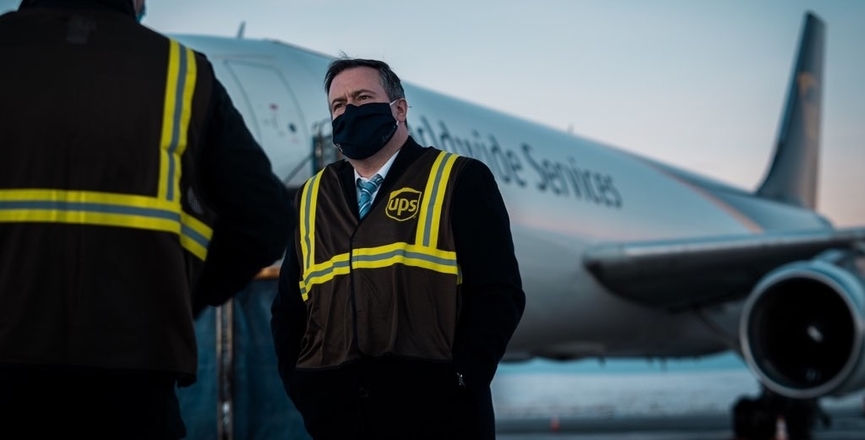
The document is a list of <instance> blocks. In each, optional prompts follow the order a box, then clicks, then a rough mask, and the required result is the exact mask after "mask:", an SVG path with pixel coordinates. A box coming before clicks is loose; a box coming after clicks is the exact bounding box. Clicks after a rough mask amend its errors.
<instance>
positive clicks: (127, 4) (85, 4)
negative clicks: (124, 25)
mask: <svg viewBox="0 0 865 440" xmlns="http://www.w3.org/2000/svg"><path fill="white" fill-rule="evenodd" d="M29 8H64V9H111V10H115V11H118V12H122V13H124V14H126V15H130V16H133V17H134V16H135V8H134V7H133V6H132V0H21V6H19V7H18V9H19V10H23V9H29Z"/></svg>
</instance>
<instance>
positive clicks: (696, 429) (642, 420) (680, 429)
mask: <svg viewBox="0 0 865 440" xmlns="http://www.w3.org/2000/svg"><path fill="white" fill-rule="evenodd" d="M827 412H829V414H830V416H831V417H832V424H831V426H830V427H829V428H823V427H819V428H818V429H816V430H815V431H814V436H813V440H865V412H863V411H862V410H859V409H856V408H849V407H848V408H839V409H835V410H830V411H827ZM731 426H732V425H731V420H730V417H725V416H724V415H723V414H718V413H711V414H704V415H700V414H688V415H681V416H675V417H623V418H597V419H586V418H570V419H568V418H564V419H541V418H535V419H510V420H499V421H498V422H497V429H496V430H497V432H498V434H497V438H498V439H499V440H546V439H559V440H614V439H616V440H733V439H734V436H733V431H732V427H731ZM790 440H793V439H790Z"/></svg>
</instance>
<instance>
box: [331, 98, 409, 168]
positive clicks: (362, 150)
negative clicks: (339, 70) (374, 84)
mask: <svg viewBox="0 0 865 440" xmlns="http://www.w3.org/2000/svg"><path fill="white" fill-rule="evenodd" d="M394 102H396V100H394V101H393V102H391V103H390V104H388V103H386V102H372V103H369V104H364V105H361V106H356V105H352V104H348V105H346V106H345V112H343V114H341V115H339V116H337V117H336V119H334V120H333V122H331V124H332V126H333V143H334V145H336V146H337V147H339V150H340V151H342V154H343V155H345V157H347V158H349V159H355V160H363V159H366V158H368V157H370V156H372V155H373V154H375V153H378V151H379V150H381V149H382V148H384V146H385V144H387V143H388V142H389V141H390V140H391V139H392V138H393V135H394V133H396V127H397V126H398V125H399V121H397V120H396V118H394V117H393V114H392V113H391V111H390V106H392V105H393V103H394Z"/></svg>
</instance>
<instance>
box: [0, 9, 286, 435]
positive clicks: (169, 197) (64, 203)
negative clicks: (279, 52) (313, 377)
mask: <svg viewBox="0 0 865 440" xmlns="http://www.w3.org/2000/svg"><path fill="white" fill-rule="evenodd" d="M141 4H143V2H141V1H140V0H138V3H136V5H141ZM0 58H2V60H3V69H0V83H2V84H3V85H4V86H3V88H2V91H0V384H3V385H8V384H13V383H18V384H21V387H22V389H21V390H20V391H21V393H20V395H18V396H16V395H15V393H7V396H6V398H5V399H4V401H3V409H10V408H16V407H17V408H18V409H19V410H21V411H25V410H26V409H27V408H26V407H27V405H23V406H22V405H16V402H15V401H14V400H15V399H18V400H19V403H20V400H21V399H24V400H26V399H28V397H27V396H28V394H27V393H28V390H27V389H26V386H29V387H32V386H34V385H38V384H41V386H42V387H43V388H45V389H46V390H48V392H50V391H51V387H55V388H56V387H58V386H62V387H66V386H72V384H70V383H67V382H70V381H74V382H79V384H78V385H77V386H79V388H76V389H75V392H88V390H91V389H98V388H100V387H102V388H109V389H110V388H115V389H122V387H121V386H119V385H118V383H123V382H129V380H127V379H129V378H133V380H131V381H132V382H135V383H142V384H144V385H142V386H143V387H145V388H146V387H151V386H157V387H158V386H162V384H168V385H169V386H171V387H172V388H171V394H172V396H173V384H174V381H175V380H180V381H181V382H185V383H191V382H192V381H194V380H195V374H196V370H197V360H196V357H197V349H196V342H195V333H194V326H193V319H192V316H193V307H194V305H193V289H194V288H196V282H197V283H198V285H197V290H196V292H195V295H197V296H198V297H197V298H195V302H196V304H200V305H203V304H204V303H209V304H217V303H219V302H220V301H223V300H224V299H226V298H227V297H228V296H230V295H231V294H233V292H236V291H237V290H238V289H239V288H241V287H243V285H244V284H245V283H246V282H248V281H249V280H250V278H251V277H252V276H253V275H254V272H255V271H257V270H258V269H260V268H261V267H263V266H264V265H266V264H270V263H272V262H273V261H275V260H277V259H278V258H279V257H280V256H281V253H282V250H283V248H284V244H285V236H284V235H285V233H284V232H283V231H284V228H285V227H286V225H285V224H283V222H288V219H287V214H288V203H289V202H288V200H287V198H286V194H285V192H284V189H283V188H282V186H281V184H280V182H279V181H278V179H276V177H275V176H273V174H272V172H271V170H270V164H269V162H268V161H267V158H266V157H265V156H264V153H263V152H262V151H261V149H260V147H258V146H257V144H255V142H254V141H253V140H252V138H251V137H250V136H249V134H248V131H247V130H246V128H245V127H243V124H242V120H240V117H239V115H237V114H236V111H234V109H233V107H232V106H231V103H230V100H228V98H227V95H225V92H224V89H222V87H221V85H219V83H218V81H217V80H216V79H215V78H214V76H213V73H212V68H211V66H210V65H209V63H208V62H207V60H206V58H204V57H203V56H202V55H200V54H197V53H195V52H193V51H192V50H190V49H188V48H186V47H184V46H182V45H180V44H179V43H177V42H175V41H172V40H169V39H168V38H166V37H164V36H162V35H160V34H158V33H156V32H153V31H151V30H149V29H147V28H146V27H144V26H141V25H140V24H138V23H137V22H136V20H135V16H134V13H133V2H132V0H77V1H76V0H71V1H51V0H44V1H39V0H25V1H24V2H23V4H22V7H21V9H20V10H19V11H18V12H14V13H10V14H6V15H4V16H2V17H0ZM214 101H216V102H214ZM214 145H218V148H219V149H218V150H217V147H214ZM238 158H241V159H238ZM233 161H235V162H236V163H235V165H236V170H235V171H232V166H233V165H231V163H232V162H233ZM250 191H258V193H256V194H254V196H253V195H251V194H247V192H250ZM256 202H257V203H256ZM233 264H236V265H237V266H238V267H230V266H232V265H233ZM231 269H234V271H232V270H231ZM225 273H230V275H224V274H225ZM214 286H219V287H218V288H216V287H214ZM219 289H224V290H223V291H217V290H219ZM118 372H120V374H119V377H120V379H119V380H117V381H112V380H113V379H109V381H108V382H107V383H106V378H113V377H116V376H117V373H118ZM154 383H155V384H156V385H154ZM64 384H65V385H64ZM25 385H26V386H25ZM63 390H66V391H70V390H71V388H62V389H57V390H55V391H57V392H58V393H60V392H61V391H63ZM30 391H31V392H32V393H33V395H34V396H37V395H38V393H39V389H31V390H30ZM94 392H95V391H94ZM143 392H145V393H146V392H147V391H146V390H143ZM118 393H119V391H118ZM129 393H134V391H129ZM10 396H13V397H10ZM97 396H99V394H97ZM104 397H105V398H106V399H111V396H110V395H105V396H104ZM97 398H98V397H97ZM129 398H130V399H134V397H133V396H130V397H129ZM38 399H42V401H41V403H40V401H38ZM51 399H52V396H51V395H44V396H42V397H33V402H31V403H32V404H33V405H39V404H43V405H51V403H52V402H51ZM75 400H77V398H76V399H75ZM72 402H74V401H65V403H67V404H69V403H72ZM158 404H159V405H163V404H164V402H159V403H158ZM172 404H176V401H175V402H174V403H170V405H172ZM6 405H8V406H9V408H6ZM140 405H142V406H146V405H147V403H146V402H142V403H140ZM21 408H23V409H21ZM46 408H50V406H49V407H46ZM57 409H58V410H61V408H57ZM62 410H64V411H65V410H66V409H62ZM163 417H164V416H163ZM117 423H121V425H120V426H121V427H126V428H129V427H128V426H124V425H123V422H117ZM131 423H135V422H131ZM144 423H146V421H145V422H144ZM0 429H2V428H0ZM91 432H93V431H91ZM142 435H143V434H142ZM120 437H125V435H120ZM118 438H119V437H118Z"/></svg>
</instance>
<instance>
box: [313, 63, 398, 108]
mask: <svg viewBox="0 0 865 440" xmlns="http://www.w3.org/2000/svg"><path fill="white" fill-rule="evenodd" d="M354 67H371V68H373V69H375V70H378V74H379V79H380V80H381V85H382V87H384V91H385V93H387V97H388V99H389V100H391V101H393V100H394V99H400V98H405V90H403V88H402V83H401V82H400V80H399V77H398V76H396V73H394V72H393V70H390V66H388V65H387V63H385V62H384V61H379V60H367V59H363V58H348V57H342V58H337V59H335V60H333V61H331V62H330V66H328V68H327V73H326V74H325V75H324V92H325V93H327V94H330V85H331V83H333V79H334V78H335V77H336V76H337V75H339V74H340V72H342V71H343V70H346V69H351V68H354Z"/></svg>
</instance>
